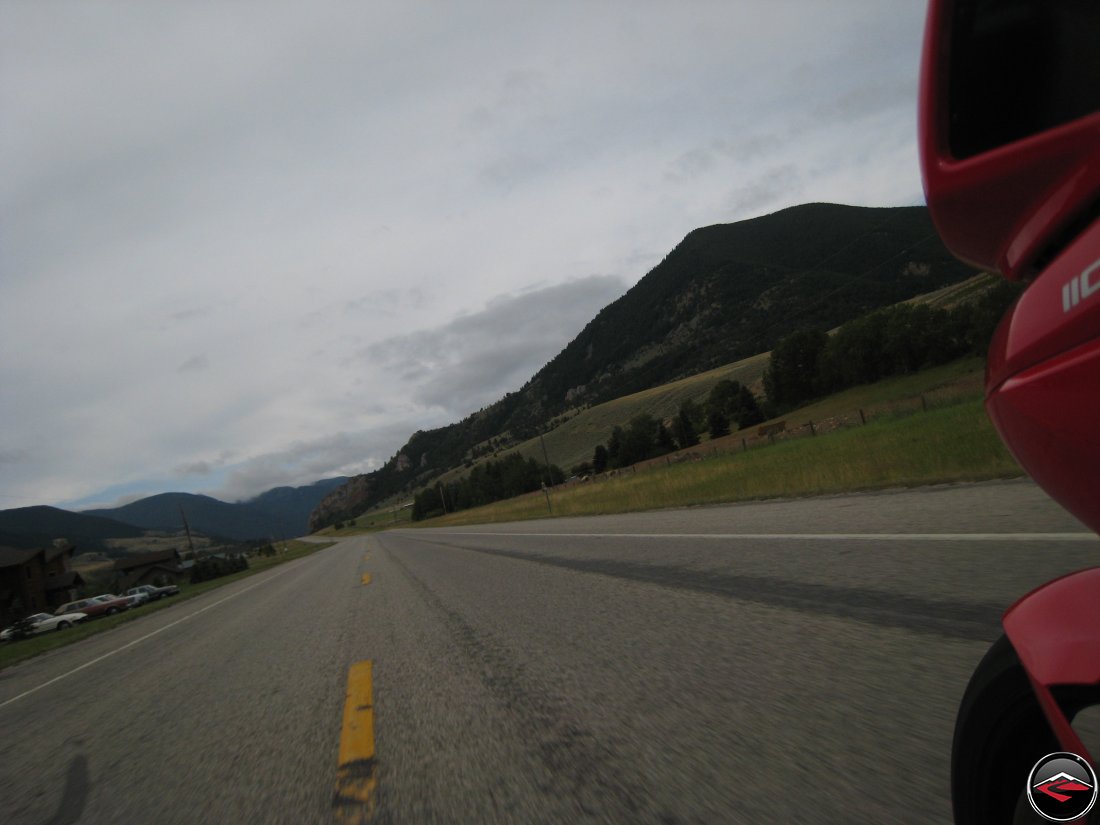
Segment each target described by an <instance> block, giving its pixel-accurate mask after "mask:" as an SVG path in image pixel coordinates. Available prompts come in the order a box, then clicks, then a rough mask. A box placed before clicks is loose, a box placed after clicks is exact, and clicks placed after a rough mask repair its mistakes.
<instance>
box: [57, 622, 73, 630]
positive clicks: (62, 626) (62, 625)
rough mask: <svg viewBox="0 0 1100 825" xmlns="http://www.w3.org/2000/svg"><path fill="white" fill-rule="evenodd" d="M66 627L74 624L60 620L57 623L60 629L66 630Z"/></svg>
mask: <svg viewBox="0 0 1100 825" xmlns="http://www.w3.org/2000/svg"><path fill="white" fill-rule="evenodd" d="M66 627H72V625H71V624H69V623H68V622H58V623H57V629H58V630H64V629H65V628H66Z"/></svg>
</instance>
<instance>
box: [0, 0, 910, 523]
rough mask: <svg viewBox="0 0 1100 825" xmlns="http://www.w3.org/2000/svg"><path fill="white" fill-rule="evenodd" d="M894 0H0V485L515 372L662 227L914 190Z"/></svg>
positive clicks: (13, 493)
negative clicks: (122, 0)
mask: <svg viewBox="0 0 1100 825" xmlns="http://www.w3.org/2000/svg"><path fill="white" fill-rule="evenodd" d="M924 6H925V4H924V3H923V2H920V1H919V0H900V2H899V1H898V0H895V1H894V2H888V3H887V2H882V0H847V1H846V0H830V2H828V3H824V2H821V0H717V1H716V2H681V1H677V2H673V1H672V0H668V2H643V1H641V0H629V2H626V1H624V2H602V1H601V0H581V2H572V0H555V2H552V3H547V2H543V3H523V2H506V1H505V0H501V1H500V2H462V3H453V2H438V3H430V2H413V1H412V0H398V2H392V3H391V2H377V1H376V0H360V1H359V2H346V3H336V2H318V0H310V2H300V3H293V4H291V3H279V2H272V1H271V0H265V2H256V3H245V2H233V1H232V0H210V2H188V3H149V2H132V3H119V2H94V1H93V0H79V2H46V1H44V0H0V210H2V211H0V416H2V427H0V509H2V508H8V507H21V506H27V505H32V504H54V505H60V506H65V507H73V508H77V507H84V506H90V505H111V504H114V503H118V502H119V501H123V500H130V499H133V498H137V497H140V495H143V494H151V493H157V492H166V491H170V490H172V491H176V490H178V491H187V492H204V493H208V494H211V495H215V496H217V497H219V498H223V499H225V500H238V499H241V498H247V497H250V496H253V495H256V494H258V493H260V492H262V491H264V490H266V489H269V488H271V487H274V486H278V485H283V484H293V485H298V484H306V483H309V482H311V481H314V480H317V479H320V478H324V477H329V476H333V475H342V474H343V475H350V474H354V473H357V472H365V471H368V470H371V469H373V468H376V467H378V466H380V465H381V464H382V463H384V462H385V461H386V460H387V459H388V458H390V457H391V456H392V455H394V454H395V453H396V452H397V450H398V449H399V448H400V447H401V446H402V444H404V442H405V441H406V440H407V438H408V436H409V435H411V434H412V433H413V432H414V431H415V430H417V429H426V428H430V427H435V426H440V425H443V424H446V423H450V422H452V421H456V420H459V419H461V418H463V417H464V416H466V415H468V414H469V413H471V412H473V411H475V410H477V409H478V408H480V407H482V406H484V405H486V404H488V403H490V402H492V401H494V400H496V399H497V398H499V397H501V396H502V395H503V394H504V393H505V392H507V391H509V390H515V389H518V388H519V387H520V386H521V385H522V384H523V383H524V381H526V380H527V379H528V378H529V377H530V376H531V375H532V374H534V372H536V371H537V370H538V369H539V367H541V366H542V365H543V364H544V363H546V362H547V361H548V360H549V359H550V358H552V357H553V356H554V355H555V354H556V353H557V352H559V351H560V350H561V348H562V347H563V346H564V345H565V344H567V343H568V342H569V341H570V340H571V339H572V338H573V337H574V336H575V335H576V334H577V333H578V332H579V331H580V330H581V328H582V327H583V326H584V325H585V323H587V322H588V321H589V320H591V318H592V317H594V316H595V314H596V313H597V312H598V311H599V309H600V308H601V307H603V306H605V305H606V304H608V303H610V302H611V301H612V300H614V299H615V298H617V297H618V296H620V295H621V294H622V293H623V292H624V291H625V290H626V289H628V288H629V287H630V286H632V285H633V284H634V283H636V282H637V281H638V280H639V279H640V278H641V277H642V276H643V275H645V273H646V272H647V271H648V270H649V269H651V268H652V267H653V266H654V265H656V264H657V263H658V262H659V261H660V260H661V259H662V258H663V257H664V256H665V255H666V254H667V253H668V252H669V251H670V250H671V249H672V248H673V247H674V246H675V245H676V244H677V243H678V242H679V241H680V240H681V239H682V238H683V236H684V235H685V234H687V233H688V232H689V231H691V230H692V229H694V228H696V227H699V226H705V225H709V224H715V223H727V222H731V221H737V220H742V219H745V218H750V217H755V216H758V215H762V214H766V213H769V212H773V211H776V210H777V209H780V208H783V207H785V206H790V205H793V204H798V203H805V202H811V201H831V202H839V203H851V204H860V205H868V206H893V205H906V204H915V203H921V202H923V196H922V193H921V185H920V176H919V170H918V165H917V156H916V141H915V131H916V123H915V108H916V77H917V67H918V60H919V48H920V40H921V30H922V25H923V15H924Z"/></svg>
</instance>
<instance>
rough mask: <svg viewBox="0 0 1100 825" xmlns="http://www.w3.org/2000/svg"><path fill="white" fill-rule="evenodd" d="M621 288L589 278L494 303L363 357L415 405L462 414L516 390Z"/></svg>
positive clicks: (385, 344)
mask: <svg viewBox="0 0 1100 825" xmlns="http://www.w3.org/2000/svg"><path fill="white" fill-rule="evenodd" d="M624 288H625V284H624V283H623V281H622V280H621V279H619V278H616V277H613V276H607V275H594V276H590V277H588V278H582V279H577V280H574V281H568V282H566V283H564V284H556V285H553V286H547V287H542V288H538V289H533V290H530V291H528V292H524V293H520V294H518V295H505V296H498V297H496V298H494V299H493V300H491V301H490V302H489V304H488V305H487V306H486V307H485V308H484V309H483V310H481V311H479V312H476V313H472V314H470V315H464V316H462V317H460V318H457V319H455V320H454V321H451V322H450V323H448V324H446V325H444V326H441V327H438V328H436V329H430V330H421V331H418V332H414V333H410V334H407V335H400V336H395V337H393V338H390V339H387V340H385V341H381V342H379V343H376V344H373V345H372V346H370V347H368V348H367V350H366V352H365V355H366V357H368V358H371V359H376V360H377V361H378V362H380V363H381V364H382V365H383V366H384V367H385V368H386V369H388V370H389V371H390V372H391V373H393V374H395V375H397V376H398V377H399V378H400V379H401V380H402V381H403V382H404V383H407V384H411V385H412V387H411V388H410V390H411V393H412V397H413V399H414V400H416V401H418V402H420V403H423V404H427V405H430V406H433V407H441V408H443V409H445V410H447V411H448V412H449V413H450V414H452V415H455V416H461V415H465V414H467V413H469V412H471V411H472V410H474V409H477V408H478V407H480V406H483V405H485V404H487V403H489V402H492V401H495V400H497V399H498V398H500V397H501V396H503V395H504V394H505V393H506V392H509V391H513V390H517V389H519V387H520V386H522V384H523V383H524V382H525V381H526V380H527V379H528V378H530V377H531V376H532V375H533V374H534V373H535V372H536V371H537V370H538V369H539V368H540V367H542V366H543V365H544V364H545V363H546V362H547V361H548V360H550V358H552V357H553V356H554V355H556V354H557V353H558V352H559V351H560V350H561V349H562V347H564V345H565V344H567V343H568V342H569V341H570V340H572V339H573V338H574V337H575V336H576V335H577V333H578V332H580V330H581V328H582V327H583V326H584V324H585V323H586V322H587V321H589V320H591V319H592V318H593V317H594V316H595V315H596V313H597V312H598V311H599V310H600V309H602V308H603V307H604V306H605V305H606V304H608V303H610V302H611V301H612V300H614V299H615V298H617V297H619V296H620V295H621V294H622V292H623V291H624Z"/></svg>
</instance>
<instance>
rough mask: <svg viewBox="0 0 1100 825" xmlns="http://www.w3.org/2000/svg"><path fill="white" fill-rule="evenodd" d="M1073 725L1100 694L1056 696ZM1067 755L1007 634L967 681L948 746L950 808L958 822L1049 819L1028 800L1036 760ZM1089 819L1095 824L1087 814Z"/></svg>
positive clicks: (1019, 824)
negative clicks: (1041, 815)
mask: <svg viewBox="0 0 1100 825" xmlns="http://www.w3.org/2000/svg"><path fill="white" fill-rule="evenodd" d="M1055 698H1056V700H1057V701H1058V704H1059V707H1060V708H1061V709H1062V711H1063V712H1064V713H1065V714H1066V718H1067V719H1069V720H1070V721H1072V720H1073V718H1074V716H1075V715H1076V714H1077V713H1078V712H1079V711H1080V710H1081V709H1082V708H1084V707H1086V706H1087V705H1091V704H1095V703H1096V701H1097V696H1096V690H1095V689H1088V690H1081V689H1067V690H1063V691H1059V692H1058V693H1057V694H1056V695H1055ZM1059 750H1062V748H1061V746H1060V745H1059V743H1058V740H1057V738H1056V737H1055V736H1054V732H1053V731H1052V730H1051V728H1050V725H1049V723H1048V722H1047V719H1046V717H1045V716H1044V715H1043V711H1042V709H1041V708H1040V706H1039V701H1038V700H1037V699H1036V698H1035V693H1034V691H1033V690H1032V688H1031V683H1030V682H1029V681H1028V678H1027V673H1026V672H1025V671H1024V668H1023V665H1021V664H1020V660H1019V658H1018V657H1017V655H1016V651H1015V650H1014V649H1013V647H1012V644H1011V642H1009V640H1008V638H1007V637H1005V636H1002V637H1001V638H1000V639H998V640H997V641H996V642H995V643H994V644H993V646H992V647H991V648H990V649H989V651H988V652H987V653H986V655H985V657H984V658H983V659H982V661H981V662H980V663H979V664H978V667H977V669H976V670H975V671H974V675H973V676H971V677H970V683H969V685H967V688H966V692H965V693H964V694H963V699H962V702H961V704H960V705H959V714H958V717H957V718H956V720H955V736H954V741H953V742H952V746H951V804H952V808H953V810H954V815H955V825H1030V823H1037V822H1044V821H1045V820H1043V819H1042V818H1041V817H1039V815H1038V814H1036V813H1035V812H1034V811H1033V810H1032V809H1031V805H1030V803H1029V802H1028V800H1027V789H1026V784H1027V777H1028V774H1029V773H1030V772H1031V769H1032V767H1034V765H1035V763H1036V762H1038V761H1039V760H1040V759H1042V758H1043V757H1044V756H1046V755H1047V754H1049V753H1053V752H1055V751H1059ZM1089 820H1090V821H1100V820H1096V819H1095V818H1094V817H1092V816H1090V817H1089Z"/></svg>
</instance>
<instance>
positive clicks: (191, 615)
mask: <svg viewBox="0 0 1100 825" xmlns="http://www.w3.org/2000/svg"><path fill="white" fill-rule="evenodd" d="M297 566H298V565H296V564H290V565H287V566H286V567H284V568H283V569H282V570H279V571H276V572H275V573H274V574H272V575H270V576H268V577H267V578H265V579H264V580H263V581H258V582H256V583H255V584H250V585H249V586H248V587H246V588H244V590H238V591H237V592H236V593H234V594H233V595H231V596H226V597H225V598H224V599H219V600H218V601H216V602H214V603H213V604H208V605H207V606H206V607H203V608H201V609H200V610H196V611H195V612H194V613H189V614H187V615H186V616H184V617H182V618H180V619H176V620H175V621H174V622H172V623H171V624H166V625H165V626H164V627H162V628H159V629H157V630H154V631H153V632H152V633H147V634H145V635H144V636H141V637H140V638H137V639H134V640H133V641H132V642H127V643H126V644H124V645H123V646H122V647H118V648H115V649H114V650H112V651H110V652H109V653H104V654H103V655H102V656H97V657H96V658H95V659H92V660H91V661H90V662H85V663H84V664H82V665H80V666H79V667H75V668H73V669H72V670H70V671H68V672H67V673H62V674H61V675H60V676H55V677H54V678H52V679H50V680H49V681H48V682H43V683H42V684H40V685H39V686H38V687H33V688H31V689H30V690H25V691H23V692H22V693H20V694H19V695H18V696H13V697H12V698H10V699H6V700H4V701H3V702H0V708H2V707H4V706H6V705H10V704H11V703H12V702H16V701H18V700H19V699H23V698H24V697H27V696H30V695H31V694H32V693H37V692H38V691H40V690H42V689H43V688H47V687H49V686H50V685H52V684H53V683H54V682H60V681H61V680H62V679H67V678H68V677H70V676H72V675H73V674H74V673H79V672H80V671H82V670H84V669H85V668H88V667H91V666H92V665H94V664H96V663H97V662H102V661H103V660H104V659H109V658H110V657H112V656H114V655H115V654H116V653H121V652H122V651H124V650H126V649H127V648H131V647H133V646H134V645H136V644H138V643H140V642H144V641H145V640H146V639H151V638H153V637H154V636H156V635H157V634H158V633H163V632H164V631H165V630H168V629H170V628H173V627H175V626H176V625H178V624H180V623H182V622H186V621H187V620H188V619H193V618H195V617H196V616H198V615H199V614H200V613H205V612H206V611H207V610H210V609H212V608H215V607H217V606H218V605H219V604H223V603H224V602H227V601H229V600H230V599H235V598H237V596H240V595H241V594H242V593H247V592H248V591H249V590H252V589H253V588H256V587H259V586H260V585H261V584H267V583H268V582H269V581H271V580H272V579H274V578H276V577H278V576H281V575H282V574H283V573H286V572H287V571H289V570H291V569H293V568H296V567H297Z"/></svg>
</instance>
